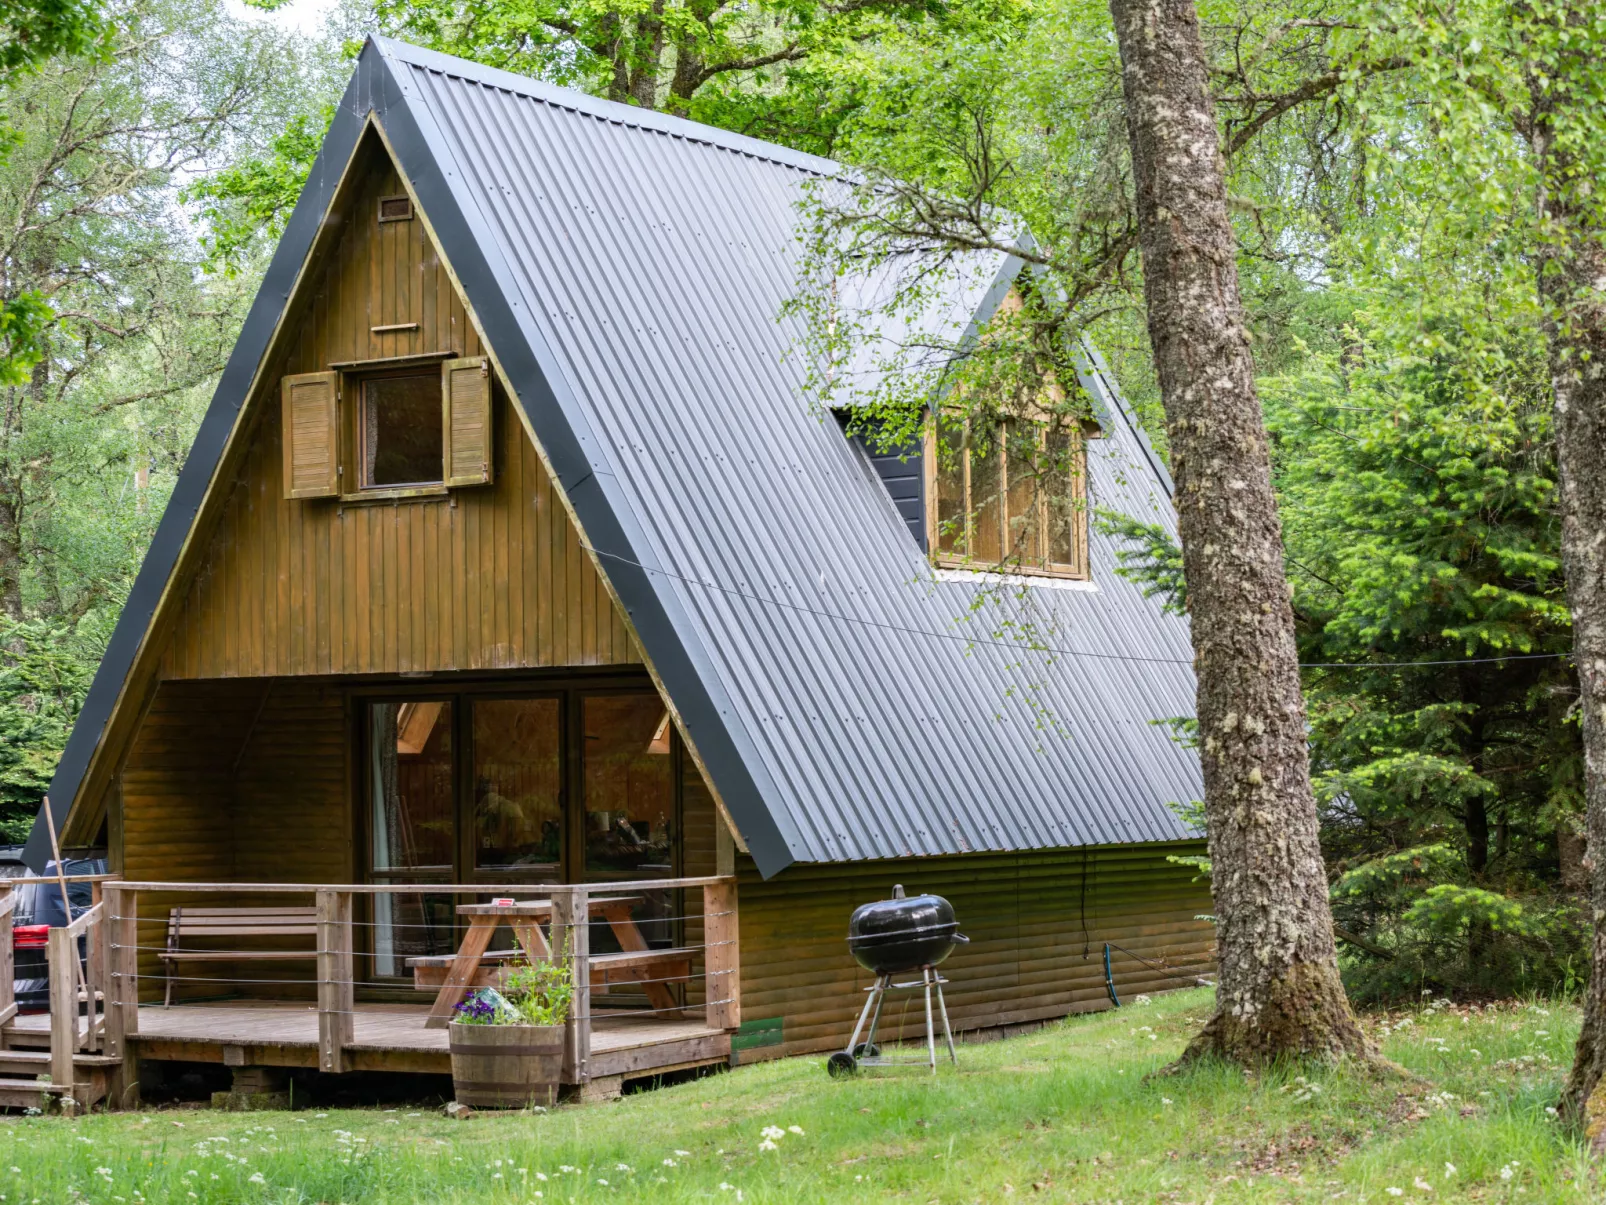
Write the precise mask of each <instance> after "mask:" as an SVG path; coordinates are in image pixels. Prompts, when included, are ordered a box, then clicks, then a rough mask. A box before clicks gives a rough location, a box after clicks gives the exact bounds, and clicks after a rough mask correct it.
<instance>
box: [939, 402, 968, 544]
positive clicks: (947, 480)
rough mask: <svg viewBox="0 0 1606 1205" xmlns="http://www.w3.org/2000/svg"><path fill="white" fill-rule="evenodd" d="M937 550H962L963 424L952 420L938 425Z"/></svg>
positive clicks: (963, 525)
mask: <svg viewBox="0 0 1606 1205" xmlns="http://www.w3.org/2000/svg"><path fill="white" fill-rule="evenodd" d="M937 551H939V552H946V553H948V554H950V555H952V556H963V555H964V551H965V425H964V423H963V422H960V421H957V420H954V419H944V420H943V421H942V422H940V423H938V424H937Z"/></svg>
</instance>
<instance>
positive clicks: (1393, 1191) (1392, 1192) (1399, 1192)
mask: <svg viewBox="0 0 1606 1205" xmlns="http://www.w3.org/2000/svg"><path fill="white" fill-rule="evenodd" d="M1383 1191H1384V1192H1386V1193H1388V1195H1389V1196H1391V1197H1403V1196H1404V1195H1405V1189H1403V1188H1395V1187H1394V1185H1392V1184H1390V1185H1389V1186H1388V1187H1387V1188H1385V1189H1384V1190H1383Z"/></svg>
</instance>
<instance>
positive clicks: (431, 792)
mask: <svg viewBox="0 0 1606 1205" xmlns="http://www.w3.org/2000/svg"><path fill="white" fill-rule="evenodd" d="M368 738H369V739H368V745H369V772H368V777H369V825H368V827H369V850H368V854H369V859H368V860H369V865H370V866H371V867H372V870H373V881H374V882H376V883H416V882H419V881H423V882H429V881H432V880H433V881H438V882H449V881H450V880H451V877H452V841H453V835H454V832H455V828H454V825H453V823H452V705H451V704H450V703H448V702H445V701H439V702H437V701H433V700H426V701H420V702H412V703H374V704H372V705H370V707H369V709H368ZM373 909H374V931H373V942H374V972H375V974H377V975H382V976H391V975H401V974H404V973H405V969H406V968H405V961H404V960H405V959H407V958H410V957H412V956H413V955H416V954H447V953H450V952H451V951H452V949H453V948H454V947H455V940H454V934H453V925H454V917H453V914H452V901H451V900H450V898H449V897H445V896H417V895H376V896H375V897H374V901H373Z"/></svg>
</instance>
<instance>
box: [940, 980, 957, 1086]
mask: <svg viewBox="0 0 1606 1205" xmlns="http://www.w3.org/2000/svg"><path fill="white" fill-rule="evenodd" d="M937 1012H938V1014H939V1015H940V1016H941V1017H942V1036H943V1037H944V1038H946V1039H947V1041H948V1057H949V1058H950V1059H951V1060H952V1061H953V1064H954V1066H955V1067H957V1066H959V1056H958V1055H957V1054H955V1053H954V1031H953V1030H952V1029H950V1028H949V1027H948V1003H947V1001H945V1000H944V999H943V998H942V977H941V976H940V975H939V976H938V977H937Z"/></svg>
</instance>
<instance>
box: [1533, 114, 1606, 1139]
mask: <svg viewBox="0 0 1606 1205" xmlns="http://www.w3.org/2000/svg"><path fill="white" fill-rule="evenodd" d="M1558 97H1559V98H1560V99H1558ZM1567 103H1568V100H1567V97H1566V93H1565V91H1564V90H1562V89H1560V88H1555V89H1554V90H1552V89H1551V88H1547V89H1546V90H1545V91H1544V92H1543V93H1541V94H1540V96H1539V98H1538V105H1537V120H1536V121H1535V122H1534V124H1533V142H1534V149H1535V151H1536V153H1537V157H1538V160H1539V177H1540V180H1541V189H1542V191H1541V194H1540V198H1539V211H1540V216H1541V218H1542V219H1543V220H1544V221H1545V223H1546V227H1547V229H1548V230H1549V232H1550V237H1551V240H1552V241H1551V245H1550V246H1549V247H1548V248H1547V254H1546V256H1545V259H1544V261H1543V262H1542V263H1541V266H1540V277H1539V280H1540V291H1541V294H1542V295H1543V298H1544V301H1545V303H1546V308H1547V310H1548V312H1549V318H1550V323H1551V332H1550V334H1551V339H1550V365H1551V369H1550V372H1551V387H1552V389H1553V390H1554V392H1555V406H1556V423H1555V431H1556V460H1557V467H1558V470H1559V473H1558V476H1559V479H1560V480H1559V490H1558V493H1559V495H1560V501H1561V555H1562V564H1563V566H1564V568H1565V569H1566V573H1567V605H1568V607H1569V609H1570V610H1571V611H1572V618H1573V661H1574V662H1575V663H1576V665H1577V669H1578V694H1579V714H1580V718H1581V720H1582V723H1583V741H1584V808H1585V826H1586V833H1587V838H1588V852H1587V853H1586V854H1585V866H1586V867H1587V869H1588V872H1589V890H1590V898H1591V900H1592V901H1593V904H1594V919H1595V937H1594V950H1593V961H1594V966H1593V969H1592V971H1591V973H1590V978H1589V989H1588V992H1587V993H1586V995H1585V997H1584V1018H1583V1029H1582V1030H1581V1031H1580V1033H1579V1035H1578V1046H1577V1048H1576V1050H1575V1051H1574V1057H1573V1068H1572V1072H1571V1074H1570V1075H1569V1076H1568V1077H1567V1086H1566V1088H1565V1089H1564V1090H1563V1097H1562V1105H1563V1108H1564V1110H1565V1111H1566V1113H1567V1115H1568V1116H1569V1117H1570V1118H1571V1119H1573V1120H1575V1121H1580V1122H1582V1123H1583V1124H1584V1125H1585V1126H1586V1127H1587V1130H1588V1134H1589V1138H1590V1144H1591V1146H1592V1148H1593V1149H1594V1150H1595V1151H1596V1152H1597V1153H1600V1152H1602V1151H1606V1088H1603V1087H1602V1082H1601V1080H1602V1073H1603V1072H1606V858H1603V857H1601V856H1600V854H1599V852H1598V851H1601V850H1606V294H1603V293H1602V290H1601V286H1600V282H1601V281H1603V280H1606V245H1603V237H1606V230H1603V229H1602V222H1601V221H1600V218H1599V215H1598V214H1597V212H1596V206H1597V205H1598V202H1597V201H1595V200H1594V198H1593V197H1591V196H1590V195H1589V194H1588V193H1587V191H1586V192H1585V193H1584V194H1583V195H1582V196H1578V195H1575V194H1574V193H1573V192H1572V191H1571V187H1569V182H1570V181H1571V180H1572V179H1573V178H1574V172H1575V171H1576V169H1577V168H1578V166H1579V164H1578V162H1577V160H1576V158H1575V156H1574V154H1572V153H1569V152H1567V151H1566V150H1562V149H1559V148H1558V145H1557V143H1556V141H1554V139H1553V136H1552V133H1553V129H1554V125H1555V122H1556V119H1557V118H1558V117H1562V118H1565V114H1564V113H1562V112H1560V111H1559V110H1561V109H1563V108H1564V107H1565V106H1566V105H1567ZM1571 103H1573V104H1578V105H1584V104H1586V103H1587V104H1589V105H1594V104H1595V103H1596V102H1595V100H1594V99H1593V96H1591V97H1590V98H1588V100H1587V101H1586V100H1585V99H1584V98H1578V99H1576V100H1573V101H1572V102H1571ZM1584 179H1585V182H1586V184H1587V183H1588V180H1589V177H1588V176H1586V177H1584ZM1558 181H1559V182H1562V183H1561V186H1560V187H1557V182H1558ZM1572 187H1576V185H1573V186H1572Z"/></svg>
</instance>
